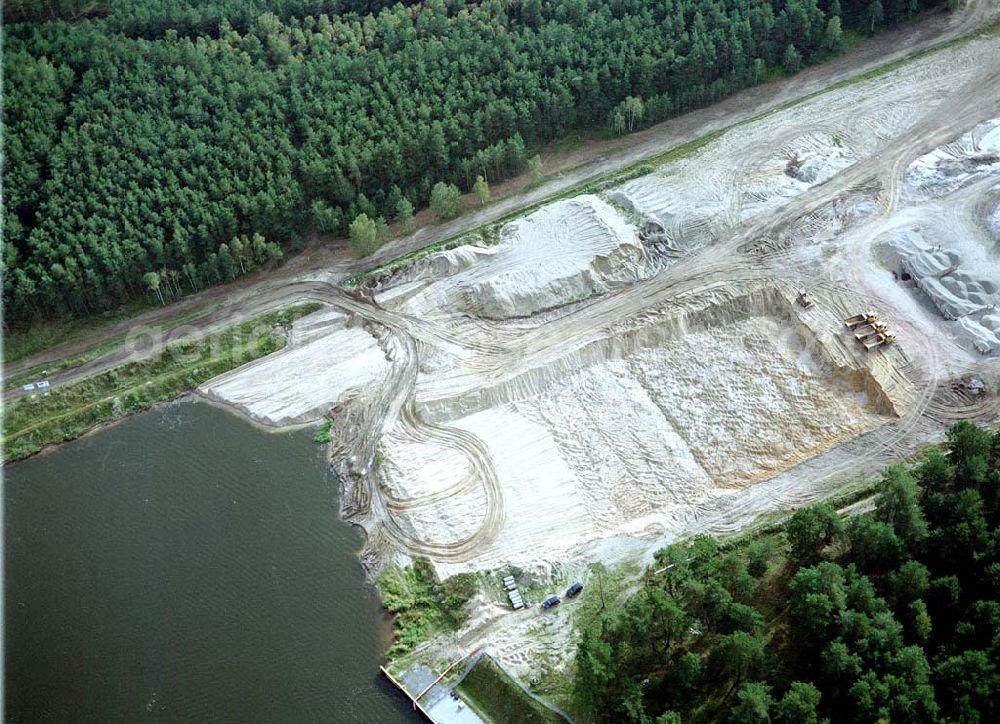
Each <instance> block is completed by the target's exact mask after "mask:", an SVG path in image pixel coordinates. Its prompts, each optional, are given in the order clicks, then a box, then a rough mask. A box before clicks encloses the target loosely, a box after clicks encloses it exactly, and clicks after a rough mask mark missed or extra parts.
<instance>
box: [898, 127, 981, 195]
mask: <svg viewBox="0 0 1000 724" xmlns="http://www.w3.org/2000/svg"><path fill="white" fill-rule="evenodd" d="M998 174H1000V118H994V119H993V120H991V121H987V122H986V123H980V124H979V125H978V126H976V127H975V128H973V129H972V130H971V131H969V132H968V133H964V134H962V136H961V137H959V138H958V139H956V140H955V141H954V142H953V143H949V144H947V145H945V146H941V147H940V148H936V149H934V150H933V151H931V152H930V153H927V154H924V155H923V156H921V157H920V158H918V159H917V160H916V161H914V162H913V163H912V164H911V165H910V167H909V168H908V169H907V171H906V185H907V191H908V192H909V193H910V194H912V195H915V196H925V195H926V196H943V195H945V194H949V193H952V192H954V191H956V190H958V189H960V188H962V187H964V186H967V185H968V184H970V183H972V182H974V181H977V180H979V179H982V178H984V177H986V176H996V175H998Z"/></svg>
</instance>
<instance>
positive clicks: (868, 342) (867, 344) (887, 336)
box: [861, 332, 896, 352]
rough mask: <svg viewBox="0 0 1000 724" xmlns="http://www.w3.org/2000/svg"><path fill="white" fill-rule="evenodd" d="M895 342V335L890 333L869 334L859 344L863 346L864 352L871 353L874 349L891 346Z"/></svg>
mask: <svg viewBox="0 0 1000 724" xmlns="http://www.w3.org/2000/svg"><path fill="white" fill-rule="evenodd" d="M895 341H896V335H894V334H893V333H892V332H878V333H876V334H870V335H868V336H867V337H865V338H864V339H863V340H861V344H862V345H863V346H864V348H865V351H867V352H871V351H872V350H873V349H875V348H876V347H882V346H883V345H888V344H892V343H893V342H895Z"/></svg>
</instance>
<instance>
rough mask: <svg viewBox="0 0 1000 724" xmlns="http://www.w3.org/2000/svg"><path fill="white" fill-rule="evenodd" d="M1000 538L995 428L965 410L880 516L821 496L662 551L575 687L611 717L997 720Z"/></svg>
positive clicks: (586, 645) (892, 478)
mask: <svg viewBox="0 0 1000 724" xmlns="http://www.w3.org/2000/svg"><path fill="white" fill-rule="evenodd" d="M998 542H1000V434H993V433H990V432H988V431H986V430H982V429H979V428H977V427H975V426H974V425H971V424H968V423H960V424H958V425H956V426H955V427H954V428H952V430H951V431H950V432H949V434H948V443H947V451H946V452H938V451H935V452H932V453H930V454H929V455H928V456H927V458H926V460H925V461H924V462H923V463H922V464H920V465H919V466H917V467H915V468H913V469H907V468H905V467H903V466H895V467H891V468H889V469H888V470H887V471H886V472H885V475H884V478H883V480H882V485H881V491H880V492H879V494H878V496H877V501H876V506H875V510H874V512H873V513H872V514H870V515H862V516H858V517H854V518H852V519H850V520H849V521H846V522H845V521H843V520H841V518H840V517H838V515H837V514H836V511H834V510H833V509H832V508H831V507H830V506H829V505H825V504H821V505H815V506H813V507H811V508H806V509H803V510H800V511H798V512H797V513H796V514H795V515H794V516H793V517H792V519H791V520H790V521H789V522H788V523H787V525H786V526H785V530H784V533H782V534H780V535H778V536H773V537H768V538H761V539H758V540H755V541H754V542H752V543H750V544H749V545H746V546H744V547H742V548H741V549H738V550H734V551H729V552H722V551H720V550H719V548H718V545H717V543H716V542H715V541H714V540H712V539H710V538H707V537H701V538H696V539H695V540H694V541H692V542H691V543H688V544H677V545H673V546H670V547H669V548H667V549H665V550H663V551H661V552H660V553H658V554H657V557H656V565H657V567H666V566H671V567H670V568H669V569H668V570H666V571H664V572H663V573H661V574H660V575H658V576H653V575H650V576H649V577H648V578H647V580H646V581H645V583H644V584H643V585H642V586H641V588H640V590H639V591H638V592H637V593H636V594H634V595H633V596H631V597H630V598H629V599H628V600H627V601H626V602H625V603H624V604H621V605H617V606H612V607H611V608H610V609H609V610H607V611H606V612H605V613H604V614H603V615H601V617H600V619H599V621H598V623H597V625H596V626H594V627H591V628H589V629H587V630H584V631H583V632H582V639H581V641H580V643H579V647H578V653H577V664H576V667H577V670H576V678H575V686H576V692H577V696H578V697H579V699H580V701H581V702H582V703H583V705H584V706H586V707H587V708H589V709H590V710H591V712H592V713H593V715H594V717H595V718H596V719H598V720H602V721H631V722H653V721H654V720H655V721H656V722H657V723H658V724H665V723H666V722H677V721H680V720H681V718H683V719H684V720H692V721H709V720H720V719H723V720H729V721H734V722H768V721H778V722H788V723H789V724H792V723H794V724H802V723H804V722H817V721H818V720H819V719H821V718H826V717H828V718H829V719H830V720H831V721H837V722H840V721H858V722H862V721H864V722H871V721H876V720H880V721H893V722H933V721H958V722H979V721H983V722H986V721H996V720H997V717H1000V547H998Z"/></svg>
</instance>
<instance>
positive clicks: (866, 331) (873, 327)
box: [854, 321, 889, 342]
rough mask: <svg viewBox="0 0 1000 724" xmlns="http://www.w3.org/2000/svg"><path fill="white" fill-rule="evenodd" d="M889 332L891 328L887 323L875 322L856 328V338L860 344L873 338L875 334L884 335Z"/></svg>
mask: <svg viewBox="0 0 1000 724" xmlns="http://www.w3.org/2000/svg"><path fill="white" fill-rule="evenodd" d="M888 331H889V327H888V325H886V323H885V322H879V321H875V322H871V323H869V324H865V325H863V326H861V327H856V328H855V330H854V338H855V339H856V340H858V341H859V342H863V340H865V339H866V338H868V337H871V336H872V335H873V334H884V333H885V332H888Z"/></svg>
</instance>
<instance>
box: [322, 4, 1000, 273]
mask: <svg viewBox="0 0 1000 724" xmlns="http://www.w3.org/2000/svg"><path fill="white" fill-rule="evenodd" d="M982 34H987V35H1000V21H997V22H995V23H992V24H990V25H988V26H986V27H984V28H982V29H981V30H980V31H976V32H974V33H971V34H969V35H964V36H961V37H958V38H952V39H951V40H946V41H944V42H941V43H938V44H937V45H934V46H932V47H930V48H926V49H925V50H921V51H919V52H917V53H914V54H913V55H908V56H906V57H903V58H899V59H898V60H893V61H890V62H888V63H885V64H883V65H880V66H878V67H875V68H872V69H871V70H868V71H865V72H864V73H860V74H858V75H855V76H851V77H850V78H845V79H844V80H840V81H837V82H836V83H833V84H831V85H829V86H827V87H826V88H823V89H821V90H818V91H814V92H813V93H808V94H806V95H804V96H802V97H801V98H796V99H793V100H790V101H786V102H785V103H781V104H779V105H777V106H775V107H774V108H771V109H769V110H766V111H762V112H761V113H758V114H757V115H755V116H751V117H750V118H745V119H743V120H742V121H737V122H736V123H733V124H731V125H729V126H726V127H724V128H720V129H718V130H715V131H710V132H709V133H706V134H705V135H703V136H699V137H698V138H696V139H694V140H692V141H688V142H687V143H683V144H681V145H679V146H674V147H673V148H670V149H668V150H667V151H665V152H663V153H661V154H659V155H657V156H651V157H649V158H646V159H642V160H641V161H636V162H635V163H633V164H630V165H628V166H626V167H624V168H623V169H621V170H620V171H616V172H613V173H611V174H608V175H606V176H602V177H600V178H597V179H593V180H590V181H584V182H582V183H579V184H577V185H575V186H571V187H569V188H567V189H565V190H564V191H560V192H559V193H556V194H553V195H552V196H548V197H546V198H545V199H543V200H541V201H539V202H537V203H534V204H531V205H528V206H525V207H523V208H521V209H518V210H517V211H514V212H511V213H509V214H506V215H504V216H502V217H500V218H498V219H496V220H495V221H491V222H489V223H486V224H483V225H481V226H478V227H476V228H474V229H471V230H469V231H465V232H462V233H461V234H458V235H456V236H452V237H449V238H447V239H442V240H441V241H437V242H434V243H433V244H429V245H427V246H425V247H421V248H420V249H416V250H414V251H412V252H410V253H408V254H406V255H404V256H401V257H399V258H397V259H393V260H391V261H388V262H385V263H383V264H380V265H378V266H376V267H373V268H371V269H368V270H367V271H364V272H361V273H359V274H355V275H353V276H351V277H348V278H347V279H344V280H343V281H342V282H341V284H342V285H343V286H344V287H346V288H348V289H354V288H356V287H358V286H360V285H362V284H364V283H365V282H366V281H368V280H369V279H372V278H373V277H379V276H383V275H386V274H392V273H394V272H396V271H398V270H400V269H404V268H406V267H407V266H409V265H410V264H412V263H413V262H415V261H417V260H419V259H421V258H423V257H425V256H427V255H428V254H433V253H435V252H438V251H446V250H448V249H454V248H456V247H458V246H462V245H464V244H468V243H479V244H483V243H484V242H485V245H490V244H495V243H496V242H497V241H498V240H499V232H500V228H501V227H502V226H503V225H504V224H506V223H508V222H509V221H512V220H514V219H516V218H519V217H522V216H525V215H527V214H529V213H531V212H532V211H535V210H537V209H539V208H541V207H542V206H546V205H548V204H551V203H554V202H556V201H560V200H562V199H566V198H570V197H573V196H579V195H581V194H595V193H600V192H601V191H605V190H607V189H608V188H611V187H612V186H618V185H620V184H622V183H625V182H626V181H630V180H632V179H634V178H638V177H639V176H645V175H647V174H650V173H652V172H653V171H654V170H655V168H656V167H657V166H662V165H664V164H666V163H669V162H671V161H677V160H679V159H682V158H686V157H689V156H692V155H694V154H695V153H696V152H697V151H699V150H700V149H702V148H704V147H705V146H707V145H708V144H709V143H712V142H713V141H715V140H716V139H718V138H719V137H721V136H722V135H724V134H725V133H728V132H729V131H732V130H734V129H736V128H740V127H741V126H745V125H747V124H750V123H755V122H757V121H760V120H762V119H764V118H767V117H768V116H771V115H773V114H775V113H780V112H781V111H785V110H788V109H789V108H792V107H794V106H797V105H799V104H801V103H805V102H807V101H810V100H812V99H813V98H817V97H819V96H821V95H824V94H826V93H830V92H832V91H836V90H840V89H842V88H847V87H849V86H851V85H855V84H857V83H863V82H865V81H869V80H872V79H873V78H878V77H880V76H883V75H886V74H888V73H891V72H893V71H895V70H898V69H899V68H902V67H903V66H905V65H908V64H909V63H912V62H914V61H917V60H920V59H921V58H925V57H927V56H930V55H933V54H935V53H939V52H941V51H943V50H947V49H949V48H953V47H957V46H960V45H965V44H966V43H969V42H972V41H973V40H975V39H976V38H977V37H979V36H980V35H982ZM850 41H851V42H850V46H853V45H856V44H858V42H860V38H859V37H851V38H850ZM751 87H753V86H751ZM569 171H572V169H569ZM551 178H558V176H557V175H556V176H553V177H548V178H546V179H542V181H540V183H544V182H545V181H546V180H551Z"/></svg>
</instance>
